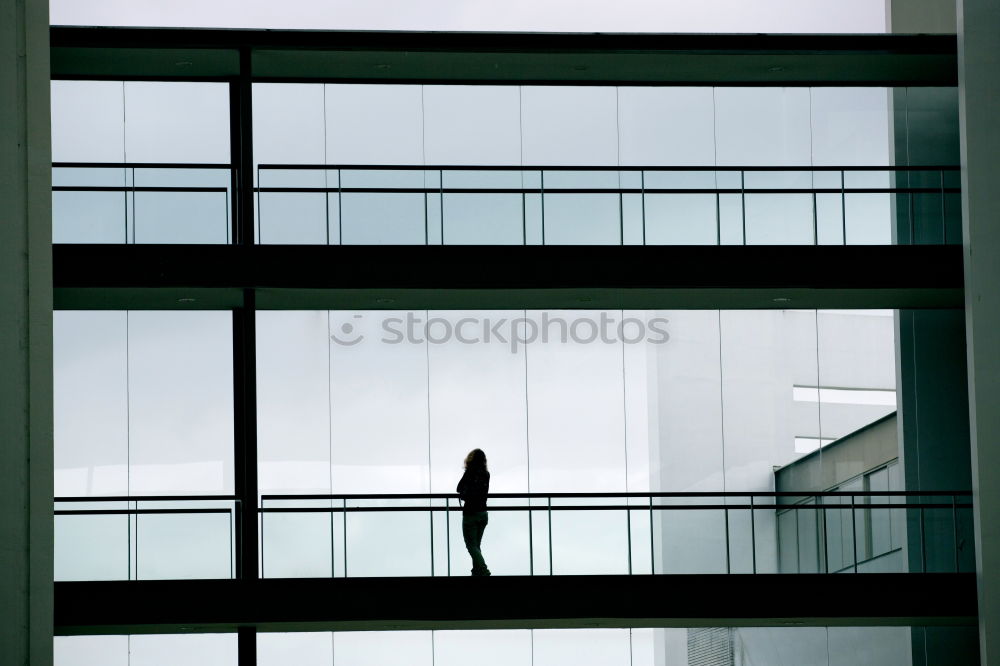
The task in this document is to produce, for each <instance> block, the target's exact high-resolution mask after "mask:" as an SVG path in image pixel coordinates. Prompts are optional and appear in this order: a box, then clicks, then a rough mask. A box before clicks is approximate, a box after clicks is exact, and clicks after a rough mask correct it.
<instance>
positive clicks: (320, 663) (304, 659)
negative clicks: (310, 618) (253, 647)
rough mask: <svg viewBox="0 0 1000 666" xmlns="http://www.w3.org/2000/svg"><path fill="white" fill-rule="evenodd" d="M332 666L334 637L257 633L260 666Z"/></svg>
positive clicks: (325, 634) (319, 634)
mask: <svg viewBox="0 0 1000 666" xmlns="http://www.w3.org/2000/svg"><path fill="white" fill-rule="evenodd" d="M287 664H295V665H296V666H331V665H332V664H333V633H332V632H329V631H322V632H315V633H314V632H290V633H282V634H277V633H265V632H258V633H257V666H286V665H287Z"/></svg>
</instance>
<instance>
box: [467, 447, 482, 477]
mask: <svg viewBox="0 0 1000 666" xmlns="http://www.w3.org/2000/svg"><path fill="white" fill-rule="evenodd" d="M465 469H467V470H469V471H470V472H477V471H483V472H485V471H486V454H485V453H483V450H482V449H472V450H471V451H469V455H467V456H465Z"/></svg>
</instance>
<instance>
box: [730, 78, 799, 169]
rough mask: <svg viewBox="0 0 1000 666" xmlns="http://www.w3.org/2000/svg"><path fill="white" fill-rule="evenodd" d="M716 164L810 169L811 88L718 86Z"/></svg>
mask: <svg viewBox="0 0 1000 666" xmlns="http://www.w3.org/2000/svg"><path fill="white" fill-rule="evenodd" d="M715 139H716V159H717V162H716V163H717V164H720V165H733V166H751V165H757V166H798V165H803V166H808V165H809V164H810V163H811V154H810V146H811V140H810V131H809V89H808V88H763V87H761V88H728V87H722V88H716V89H715Z"/></svg>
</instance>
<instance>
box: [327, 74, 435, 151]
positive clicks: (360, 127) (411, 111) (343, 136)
mask: <svg viewBox="0 0 1000 666" xmlns="http://www.w3.org/2000/svg"><path fill="white" fill-rule="evenodd" d="M324 88H325V90H326V92H325V95H326V98H325V99H326V101H325V103H324V108H325V109H326V111H325V117H326V131H325V135H321V134H314V135H313V140H314V141H318V140H319V138H320V136H325V137H326V154H327V156H328V160H329V162H330V163H331V164H423V163H424V138H423V137H424V133H423V122H424V115H423V114H424V112H423V93H422V88H423V87H422V86H419V85H382V84H329V85H325V86H324Z"/></svg>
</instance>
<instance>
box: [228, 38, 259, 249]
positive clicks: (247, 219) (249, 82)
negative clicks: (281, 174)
mask: <svg viewBox="0 0 1000 666" xmlns="http://www.w3.org/2000/svg"><path fill="white" fill-rule="evenodd" d="M234 88H235V90H234V89H233V88H230V136H231V137H232V144H231V146H230V150H231V151H232V154H233V166H236V167H238V183H237V188H236V205H235V206H233V244H234V245H253V243H254V224H253V218H254V216H253V198H254V195H253V78H252V71H251V51H250V48H249V47H246V46H244V47H241V48H240V75H239V79H238V80H237V82H236V85H235V86H234ZM233 102H235V103H236V108H235V109H233V108H232V104H233ZM234 121H235V122H236V123H237V124H236V127H235V128H234V127H232V123H233V122H234Z"/></svg>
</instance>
